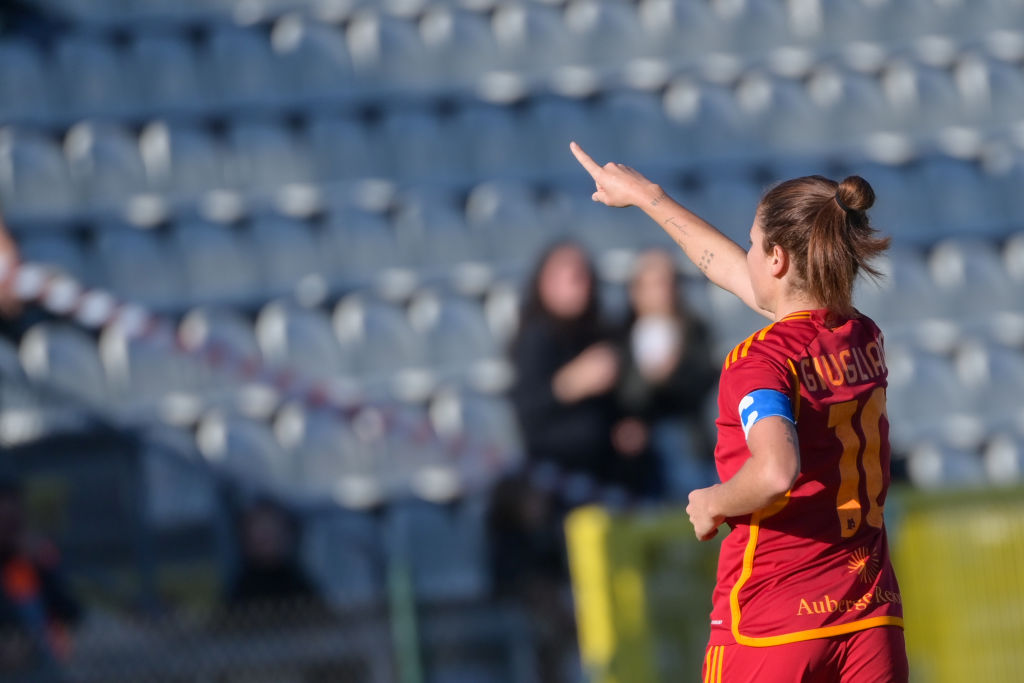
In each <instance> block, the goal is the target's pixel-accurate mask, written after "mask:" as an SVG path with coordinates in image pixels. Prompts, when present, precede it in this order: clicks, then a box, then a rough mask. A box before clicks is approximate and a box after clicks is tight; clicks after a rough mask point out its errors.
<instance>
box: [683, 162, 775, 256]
mask: <svg viewBox="0 0 1024 683" xmlns="http://www.w3.org/2000/svg"><path fill="white" fill-rule="evenodd" d="M700 181H701V182H700V183H699V184H698V185H697V186H696V187H694V188H693V189H692V190H691V191H690V192H684V193H683V194H681V195H679V196H677V197H676V199H678V200H679V201H681V202H682V203H683V205H684V206H686V207H687V208H689V209H690V210H691V211H693V212H694V213H696V214H697V215H698V216H700V217H701V218H703V219H704V220H706V221H708V222H709V223H711V224H712V225H714V226H715V227H716V228H718V229H719V230H721V231H722V232H723V233H725V234H726V235H728V236H729V237H730V238H731V239H732V240H733V241H734V242H736V243H737V244H739V245H741V246H745V245H748V244H750V227H751V226H752V225H753V224H754V213H755V212H756V211H757V206H758V204H759V203H760V202H761V194H762V192H763V189H765V188H762V187H761V185H760V184H759V183H757V182H756V181H754V180H753V179H751V178H748V177H746V176H744V175H738V176H737V175H731V174H727V173H709V174H705V175H703V176H702V177H701V178H700Z"/></svg>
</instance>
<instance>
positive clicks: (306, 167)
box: [228, 120, 313, 191]
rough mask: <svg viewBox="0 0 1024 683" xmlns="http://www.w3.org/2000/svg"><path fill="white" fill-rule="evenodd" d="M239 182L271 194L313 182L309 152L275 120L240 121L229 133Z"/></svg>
mask: <svg viewBox="0 0 1024 683" xmlns="http://www.w3.org/2000/svg"><path fill="white" fill-rule="evenodd" d="M228 142H229V145H230V149H231V151H230V154H231V158H232V160H233V166H234V170H235V173H236V174H237V175H236V179H235V181H236V182H237V183H238V184H239V185H240V186H242V187H246V188H249V189H252V190H257V191H260V190H263V191H269V190H274V189H276V188H278V187H280V186H282V185H286V184H288V183H302V182H309V181H310V180H312V179H313V168H312V161H311V159H310V158H309V153H308V150H307V149H306V148H305V146H304V145H302V144H300V141H299V140H298V139H297V138H296V136H294V135H292V133H291V132H290V131H289V130H288V129H287V128H285V127H284V126H283V125H280V124H278V123H277V122H274V121H258V120H240V121H236V122H235V123H234V125H232V126H231V127H230V128H229V130H228Z"/></svg>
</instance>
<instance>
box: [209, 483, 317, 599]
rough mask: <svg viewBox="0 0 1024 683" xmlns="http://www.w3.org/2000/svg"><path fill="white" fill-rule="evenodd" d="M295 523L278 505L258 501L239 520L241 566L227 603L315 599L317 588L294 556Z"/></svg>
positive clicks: (230, 588) (268, 501) (231, 586)
mask: <svg viewBox="0 0 1024 683" xmlns="http://www.w3.org/2000/svg"><path fill="white" fill-rule="evenodd" d="M296 535H297V534H296V525H295V522H294V520H292V519H291V518H290V517H289V515H288V514H287V513H286V512H285V510H283V509H282V508H281V507H280V506H279V505H277V504H276V503H274V502H272V501H270V500H266V499H264V500H259V501H256V502H255V503H253V504H252V505H250V506H249V507H248V508H246V510H245V511H244V512H243V514H242V517H241V520H240V522H239V539H240V542H241V546H242V547H241V554H242V558H241V567H240V568H239V571H238V574H237V575H236V576H235V577H234V580H233V581H232V583H231V585H230V587H229V589H228V596H227V598H228V605H229V606H231V607H242V606H245V607H251V606H256V605H259V604H261V603H281V602H285V601H290V602H309V603H313V602H316V598H317V590H316V588H315V586H314V584H313V582H312V581H311V580H310V579H309V578H308V577H307V576H306V573H305V572H304V571H303V569H302V567H301V565H300V564H299V562H298V559H297V549H296V548H297V543H296Z"/></svg>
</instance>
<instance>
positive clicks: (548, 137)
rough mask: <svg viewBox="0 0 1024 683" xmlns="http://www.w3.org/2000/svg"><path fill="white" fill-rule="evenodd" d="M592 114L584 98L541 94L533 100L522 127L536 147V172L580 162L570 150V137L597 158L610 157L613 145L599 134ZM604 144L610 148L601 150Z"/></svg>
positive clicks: (566, 168) (567, 168)
mask: <svg viewBox="0 0 1024 683" xmlns="http://www.w3.org/2000/svg"><path fill="white" fill-rule="evenodd" d="M591 116H592V110H591V107H590V106H588V105H587V103H586V102H584V101H582V100H574V99H569V98H565V97H541V98H538V99H536V100H534V101H533V102H531V103H530V106H529V109H528V110H527V111H526V117H525V119H524V121H523V128H524V131H525V135H527V136H528V138H529V142H530V146H531V147H532V150H533V159H532V166H533V171H534V173H542V174H543V173H549V172H552V171H558V172H567V171H570V170H574V166H577V162H576V159H574V158H573V156H572V154H570V153H569V152H568V149H569V142H570V141H571V140H576V141H577V142H578V143H580V145H582V146H583V148H584V149H586V150H587V151H588V152H590V153H591V154H593V155H594V156H595V158H602V157H605V156H607V154H608V153H609V152H610V151H612V150H613V149H614V147H613V146H612V145H611V144H610V143H608V142H607V141H606V140H604V139H602V138H601V137H600V136H599V135H597V134H596V132H595V130H594V126H593V122H592V120H591ZM605 145H607V150H608V151H605V150H604V149H602V148H603V147H605Z"/></svg>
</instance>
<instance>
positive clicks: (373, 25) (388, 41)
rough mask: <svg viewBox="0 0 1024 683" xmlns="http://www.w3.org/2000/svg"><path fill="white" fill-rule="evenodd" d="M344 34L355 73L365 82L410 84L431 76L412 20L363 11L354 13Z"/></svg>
mask: <svg viewBox="0 0 1024 683" xmlns="http://www.w3.org/2000/svg"><path fill="white" fill-rule="evenodd" d="M345 35H346V39H347V41H348V46H349V51H350V52H351V54H352V63H353V65H354V67H355V69H356V73H357V75H358V76H359V78H360V79H361V80H362V81H363V82H364V83H366V84H375V85H380V84H382V83H387V84H389V85H410V84H413V83H423V82H424V81H425V80H426V79H427V78H428V77H429V76H430V75H431V74H430V60H429V59H427V53H426V49H425V47H424V45H423V40H422V38H421V37H420V35H419V32H418V31H417V30H416V25H415V24H414V23H413V22H412V21H409V20H406V19H402V18H399V17H394V16H389V15H387V14H383V13H379V12H373V11H365V12H361V13H359V14H357V15H356V17H355V18H354V19H353V20H352V22H351V23H350V24H349V26H348V30H347V32H346V34H345Z"/></svg>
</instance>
